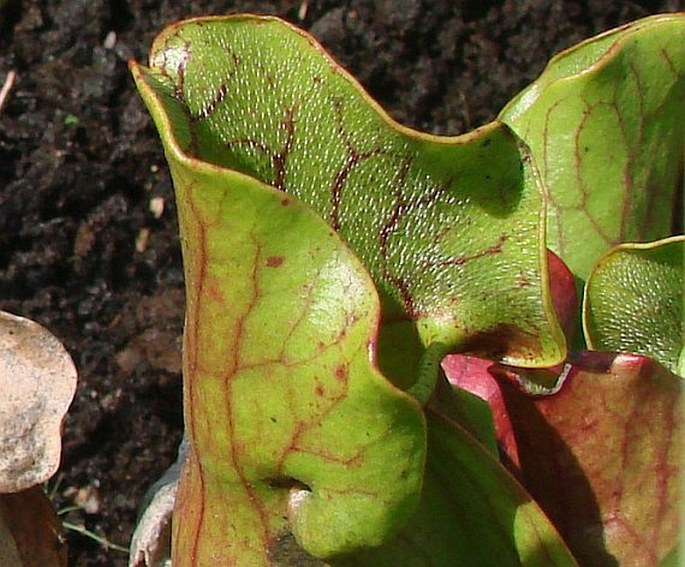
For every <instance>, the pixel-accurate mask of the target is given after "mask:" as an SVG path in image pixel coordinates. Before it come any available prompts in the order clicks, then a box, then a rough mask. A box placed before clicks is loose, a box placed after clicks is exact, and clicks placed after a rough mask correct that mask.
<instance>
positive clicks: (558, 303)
mask: <svg viewBox="0 0 685 567" xmlns="http://www.w3.org/2000/svg"><path fill="white" fill-rule="evenodd" d="M547 266H548V270H549V285H550V291H551V292H552V293H551V295H552V305H554V312H555V313H556V315H557V318H558V319H559V324H560V325H561V328H562V329H563V331H564V335H565V336H566V340H567V341H568V342H571V340H572V339H573V335H575V333H576V330H577V328H578V313H579V311H578V291H577V290H576V283H575V281H574V279H573V274H572V273H571V270H569V269H568V266H567V265H566V264H565V263H564V261H563V260H562V259H561V258H559V256H557V255H556V254H555V253H554V252H552V251H551V250H547Z"/></svg>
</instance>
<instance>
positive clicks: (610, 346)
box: [583, 236, 685, 376]
mask: <svg viewBox="0 0 685 567" xmlns="http://www.w3.org/2000/svg"><path fill="white" fill-rule="evenodd" d="M684 242H685V237H682V236H679V237H673V238H669V239H665V240H661V241H658V242H652V243H646V244H622V245H620V246H617V247H615V248H613V249H612V250H611V251H609V252H608V253H607V254H606V255H605V256H604V257H603V258H602V259H601V260H600V261H599V262H598V263H597V265H596V266H595V268H594V270H593V271H592V273H591V275H590V278H589V279H588V282H587V285H586V287H585V298H584V302H583V326H584V330H585V336H586V340H587V342H588V346H589V347H590V348H592V349H595V350H604V351H624V352H635V353H640V354H644V355H646V356H650V357H652V358H654V359H656V360H658V361H659V362H661V363H662V364H663V365H664V366H666V367H667V368H668V369H669V370H671V372H675V373H677V374H680V375H681V376H685V336H684V333H685V328H683V315H684V313H683V289H684V288H683V282H684V281H685V278H684V277H683V276H684V275H685V274H684V272H683V255H684V254H685V246H683V243H684Z"/></svg>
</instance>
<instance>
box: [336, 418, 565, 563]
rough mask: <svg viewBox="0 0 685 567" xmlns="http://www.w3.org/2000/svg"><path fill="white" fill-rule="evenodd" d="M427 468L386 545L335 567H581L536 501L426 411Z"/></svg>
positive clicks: (470, 441)
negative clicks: (417, 494) (414, 503)
mask: <svg viewBox="0 0 685 567" xmlns="http://www.w3.org/2000/svg"><path fill="white" fill-rule="evenodd" d="M427 421H428V447H429V450H428V461H427V463H426V477H425V481H424V486H423V491H422V493H421V502H420V504H419V507H418V509H417V511H416V513H415V514H414V516H413V517H412V518H411V520H410V521H409V523H408V524H407V525H406V526H405V528H404V529H403V530H402V531H401V532H400V533H399V534H398V535H397V536H396V537H395V538H394V539H392V540H391V541H390V542H388V543H387V544H386V545H384V546H382V547H380V548H377V549H373V550H367V551H362V552H360V553H358V554H357V555H355V556H354V557H353V558H351V559H350V560H348V561H344V560H343V561H340V562H335V563H334V565H335V567H342V566H345V567H397V566H399V565H401V566H402V567H425V566H426V565H431V566H434V567H453V566H454V565H459V566H460V567H462V566H463V567H469V566H472V567H481V566H483V565H506V566H511V567H513V566H516V565H526V566H530V567H554V566H557V567H561V566H569V567H570V566H573V565H576V561H575V559H574V558H573V556H572V555H571V553H570V552H569V551H568V548H567V547H566V545H565V544H564V542H563V540H562V539H561V538H560V537H559V534H558V533H557V531H556V529H555V528H554V527H553V525H552V524H551V523H550V521H549V519H548V518H547V517H546V516H545V514H544V513H543V512H542V511H541V509H540V508H539V506H538V505H537V504H536V503H535V501H534V500H533V499H532V498H531V496H530V495H529V494H528V493H527V492H526V491H525V490H524V489H523V488H522V487H521V485H520V484H519V483H518V482H517V481H515V480H514V479H513V477H511V475H510V474H509V473H508V472H507V471H506V470H505V469H504V468H503V467H502V465H501V464H500V463H499V462H498V461H497V458H496V457H493V456H492V455H491V454H490V453H489V452H488V451H487V450H486V449H484V448H483V446H481V445H480V444H479V443H478V442H477V441H476V440H475V439H474V438H473V437H471V436H470V435H469V434H468V433H467V432H466V430H464V429H463V428H461V427H460V426H459V425H458V424H457V423H455V422H453V421H451V420H450V419H448V418H447V417H446V416H445V415H443V414H442V413H440V412H436V411H434V410H433V409H430V410H428V412H427Z"/></svg>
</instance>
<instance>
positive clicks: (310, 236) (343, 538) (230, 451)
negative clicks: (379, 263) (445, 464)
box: [142, 85, 425, 565]
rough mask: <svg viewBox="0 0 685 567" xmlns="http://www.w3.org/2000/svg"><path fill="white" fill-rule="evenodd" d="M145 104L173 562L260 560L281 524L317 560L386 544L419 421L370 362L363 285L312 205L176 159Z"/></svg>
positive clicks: (415, 461)
mask: <svg viewBox="0 0 685 567" xmlns="http://www.w3.org/2000/svg"><path fill="white" fill-rule="evenodd" d="M142 89H143V90H142V92H143V95H144V96H145V97H154V96H155V93H154V92H153V91H151V90H147V89H146V87H145V86H144V85H143V87H142ZM148 101H149V102H150V101H151V99H148ZM151 109H152V111H153V114H154V115H155V118H156V119H157V120H158V121H160V122H159V124H160V125H161V126H162V127H161V128H160V131H161V133H162V138H163V142H164V144H165V148H166V150H167V152H168V156H169V159H170V165H171V171H172V175H173V178H174V183H175V187H176V191H177V200H178V209H179V218H180V224H181V227H182V245H183V254H184V264H185V274H186V286H187V318H186V328H185V333H184V377H185V379H186V384H185V391H184V395H185V418H186V427H187V433H188V436H189V438H190V440H191V446H190V450H189V455H188V462H187V466H186V469H185V473H184V474H185V476H184V479H183V482H181V484H180V486H179V494H178V498H177V506H176V511H175V517H176V520H175V521H174V533H175V535H174V537H175V542H177V543H176V544H175V547H174V551H173V553H174V556H173V557H174V558H173V561H174V565H177V564H178V565H184V564H188V562H191V564H194V565H198V564H199V565H210V564H212V565H213V564H216V565H261V564H264V565H266V564H267V559H266V558H267V557H268V555H269V553H271V552H272V551H274V550H275V549H276V548H277V547H278V545H279V541H280V540H281V538H282V537H283V536H284V534H287V533H288V532H289V531H290V530H292V531H293V533H294V534H295V536H296V537H297V539H298V541H299V542H300V543H301V544H302V545H303V546H304V547H305V548H306V549H307V550H308V551H310V552H311V553H314V554H315V555H317V556H321V557H326V556H328V555H335V554H339V553H343V552H348V551H350V550H353V549H356V548H357V547H360V546H361V547H363V546H373V545H378V544H380V543H381V542H382V541H383V540H384V539H386V538H387V537H388V534H391V533H394V532H395V531H396V530H397V529H398V527H399V526H400V525H401V524H402V523H404V520H406V518H408V517H409V516H410V515H411V513H412V512H413V510H414V508H415V506H416V503H417V500H418V495H419V492H420V487H421V482H422V476H423V466H424V459H425V425H424V418H423V414H422V411H421V409H420V407H419V405H418V404H417V403H416V401H415V400H414V399H413V398H411V397H410V396H408V395H407V394H404V393H403V392H401V391H400V390H398V389H396V388H395V387H394V386H392V385H391V384H390V383H389V382H388V381H386V380H385V379H384V378H383V376H382V375H381V374H380V373H379V371H378V370H377V368H376V366H375V360H374V359H375V354H374V337H375V334H376V330H377V325H378V318H379V305H378V298H377V295H376V293H375V291H374V287H373V284H372V282H371V280H370V279H369V277H368V275H367V273H366V271H365V270H364V269H363V267H362V266H361V265H360V264H359V262H358V261H357V259H356V258H355V257H354V256H353V255H352V253H351V252H350V250H349V249H348V248H347V247H346V246H345V245H344V244H343V243H342V241H341V240H340V239H339V237H338V236H337V235H336V233H335V232H334V231H333V230H332V229H331V228H330V227H329V226H328V225H327V224H326V223H325V222H324V221H323V220H321V219H319V218H318V217H317V216H316V215H315V214H314V213H313V212H312V211H311V210H310V209H308V208H306V207H304V206H303V205H301V204H300V203H299V202H298V201H296V200H295V199H292V198H291V197H288V196H287V195H284V194H283V193H282V192H280V191H278V190H277V189H274V188H272V187H269V186H266V185H264V184H262V183H261V182H259V181H256V180H254V179H252V178H249V177H246V176H244V175H242V174H240V173H236V172H232V171H229V170H225V169H220V168H217V167H216V166H214V165H211V164H207V163H204V162H200V161H197V160H194V159H193V158H189V157H188V156H186V155H184V154H183V153H181V152H180V151H179V149H178V147H177V146H176V144H175V140H174V139H173V138H171V136H170V135H169V132H170V131H169V130H168V129H166V128H164V127H163V126H164V121H166V120H167V116H166V115H163V114H161V113H160V112H159V110H158V109H157V108H156V107H154V106H153V107H151ZM196 534H199V535H196Z"/></svg>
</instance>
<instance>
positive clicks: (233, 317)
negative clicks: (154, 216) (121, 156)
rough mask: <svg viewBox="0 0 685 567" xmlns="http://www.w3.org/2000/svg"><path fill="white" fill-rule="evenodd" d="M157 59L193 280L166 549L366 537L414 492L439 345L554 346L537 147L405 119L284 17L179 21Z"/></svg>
mask: <svg viewBox="0 0 685 567" xmlns="http://www.w3.org/2000/svg"><path fill="white" fill-rule="evenodd" d="M150 61H151V67H150V68H144V67H141V66H137V65H132V71H133V73H134V77H135V78H136V81H137V84H138V87H139V89H140V91H141V94H142V96H143V98H144V100H145V102H146V103H147V105H148V108H149V109H150V112H151V114H152V116H153V118H154V120H155V122H156V125H157V127H158V129H159V131H160V133H161V137H162V141H163V143H164V147H165V151H166V153H167V158H168V160H169V163H170V167H171V172H172V176H173V179H174V185H175V190H176V195H177V201H178V209H179V217H180V225H181V236H182V243H183V253H184V264H185V272H186V287H187V317H186V329H185V340H184V376H185V379H186V389H185V412H186V424H187V433H188V436H189V438H190V441H191V445H190V450H189V456H188V462H187V466H186V467H185V473H184V476H183V477H182V481H181V483H180V486H179V492H178V498H177V508H176V513H175V517H176V518H177V519H178V521H176V520H175V521H174V532H175V533H174V538H175V542H176V543H175V544H174V545H175V547H174V551H173V553H174V564H175V565H177V564H178V565H181V564H183V562H188V561H191V562H196V563H198V562H199V563H203V562H208V563H213V564H216V563H223V564H235V563H236V562H237V563H238V564H255V565H258V564H265V562H266V560H267V559H266V558H267V557H269V556H275V555H278V554H279V553H280V552H282V550H283V546H284V545H285V544H287V542H288V533H289V531H290V530H292V532H293V533H294V535H295V537H296V539H297V541H298V543H299V544H301V545H302V546H303V547H304V549H306V550H307V551H308V552H310V553H312V554H314V555H316V556H319V557H334V556H340V555H341V554H347V553H354V552H356V551H358V550H359V549H362V548H368V547H374V546H378V545H380V544H382V543H384V542H385V541H387V540H388V538H390V537H391V536H392V535H393V534H394V533H396V532H397V530H398V529H400V528H401V527H402V526H403V525H404V524H406V522H407V521H409V519H410V518H411V517H413V513H414V510H415V507H416V506H417V504H418V502H419V499H420V497H421V486H422V482H423V473H424V464H425V459H426V452H425V451H426V430H425V421H424V417H423V412H422V411H421V408H420V406H419V404H418V403H417V400H418V401H422V402H424V401H427V399H428V398H429V397H430V394H431V387H430V386H431V384H432V383H433V382H434V381H435V379H436V377H437V375H438V372H439V363H440V360H441V358H442V356H443V355H444V353H445V352H446V351H447V350H450V349H462V350H474V351H478V352H483V353H487V354H489V355H491V356H496V357H499V358H502V359H504V360H507V361H510V362H518V363H525V364H530V365H533V366H544V365H547V364H551V363H553V362H555V361H558V360H559V359H560V358H562V357H563V355H564V352H565V346H564V339H563V335H562V333H561V331H560V329H559V326H558V323H557V321H556V318H555V317H554V314H553V311H552V307H551V300H550V297H549V292H548V289H547V288H548V286H547V281H546V254H545V249H544V245H543V240H542V235H543V231H544V215H543V210H542V208H541V197H540V187H539V183H538V180H537V177H536V175H537V174H536V170H535V168H534V167H533V166H532V164H531V162H530V159H529V155H528V154H527V150H526V148H525V147H524V146H522V145H521V144H519V142H518V141H517V140H516V138H515V137H514V136H512V135H511V133H510V132H509V131H508V129H506V128H505V127H503V126H502V125H500V124H497V123H493V124H491V125H489V126H486V127H484V128H483V129H481V130H479V131H476V132H474V133H472V134H470V135H467V136H464V137H461V138H437V137H433V136H428V135H423V134H419V133H416V132H413V131H411V130H408V129H406V128H403V127H401V126H399V125H397V124H396V123H394V122H393V121H392V120H390V119H389V118H388V117H387V115H385V113H383V112H382V111H381V110H380V109H379V108H378V107H377V106H376V105H375V103H373V101H371V100H370V99H369V98H368V97H367V95H365V93H364V92H363V91H362V90H361V88H360V87H359V85H357V84H356V83H355V82H354V81H353V80H352V79H351V78H350V77H349V76H348V75H347V74H346V73H345V72H344V71H342V69H340V67H338V66H337V64H335V62H333V61H332V60H331V59H330V58H328V57H327V56H326V55H325V54H323V53H322V51H321V50H320V48H319V47H318V46H316V44H315V43H314V42H313V40H312V39H311V38H310V37H309V36H307V35H305V34H304V33H302V32H299V31H296V30H294V29H293V28H291V27H289V26H288V25H286V24H284V23H283V22H281V21H279V20H276V19H273V18H256V17H228V18H209V19H202V20H193V21H190V22H187V23H183V24H179V25H175V26H172V27H170V28H168V29H167V30H166V31H165V32H163V33H162V35H160V36H159V37H158V38H157V39H156V41H155V43H154V45H153V48H152V53H151V58H150ZM348 246H349V247H348ZM352 250H353V251H354V253H355V254H356V255H357V257H358V258H357V257H356V256H355V255H353V252H352ZM360 260H361V262H360ZM492 274H497V275H496V277H493V276H492ZM379 324H380V326H379ZM386 377H387V378H389V379H390V380H392V383H394V384H395V385H394V386H393V384H392V383H391V382H389V381H387V380H386ZM396 386H399V387H400V388H402V389H407V390H408V391H409V392H411V394H412V395H411V396H410V395H408V394H406V393H403V392H402V391H401V390H400V389H397V388H396ZM412 396H413V397H412ZM415 398H416V399H415ZM466 414H468V415H466ZM473 417H474V416H473V415H472V413H471V411H470V410H466V413H465V415H464V422H469V423H473V424H474V427H475V428H477V425H475V424H476V423H477V421H475V422H474V421H472V418H473ZM477 419H479V418H477V417H476V420H477ZM479 447H480V446H479ZM480 450H481V451H483V452H484V453H485V455H487V451H486V450H485V449H483V448H482V447H481V448H480ZM490 459H491V457H490ZM487 462H490V463H491V462H492V461H487ZM498 474H500V473H495V479H499V481H501V483H502V487H500V490H501V491H504V492H505V493H506V492H507V491H510V490H511V487H510V486H509V484H508V483H509V482H510V479H508V478H507V477H506V476H505V477H502V476H497V475H498ZM499 481H498V480H494V481H493V482H495V484H497V482H499ZM507 502H509V501H508V500H506V499H505V502H504V504H503V505H508V504H507ZM217 518H224V520H222V521H217V520H216V519H217ZM474 520H475V518H474ZM507 528H509V529H508V530H507V531H505V533H504V534H502V541H501V542H500V545H501V546H502V547H503V548H507V549H508V550H509V551H508V552H511V550H512V548H511V546H512V545H515V546H517V545H519V544H520V545H523V544H522V543H521V542H519V541H518V536H517V535H516V531H515V530H514V531H513V532H512V531H511V530H512V529H513V528H515V526H513V527H512V526H508V525H507ZM550 533H553V530H552V531H550ZM522 537H523V538H524V539H525V536H522ZM550 537H553V536H550ZM512 542H514V543H513V544H512ZM288 545H289V544H288ZM451 545H462V543H458V544H457V543H456V542H453V543H452V544H451ZM483 545H484V547H487V545H485V544H483ZM554 545H557V546H558V545H559V542H558V541H556V542H555V543H554ZM562 547H563V546H562Z"/></svg>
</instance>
